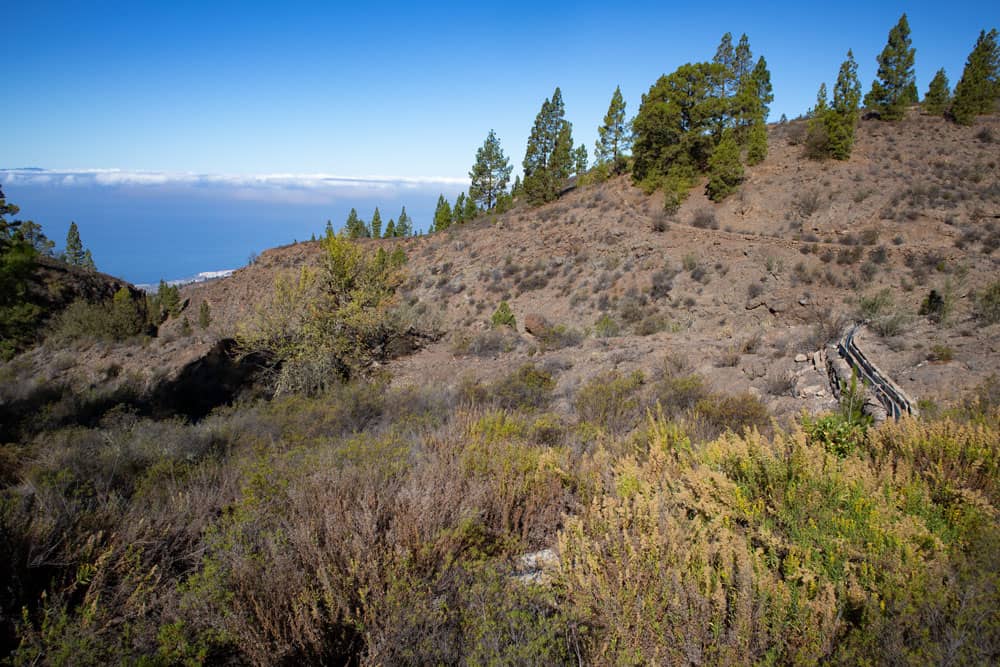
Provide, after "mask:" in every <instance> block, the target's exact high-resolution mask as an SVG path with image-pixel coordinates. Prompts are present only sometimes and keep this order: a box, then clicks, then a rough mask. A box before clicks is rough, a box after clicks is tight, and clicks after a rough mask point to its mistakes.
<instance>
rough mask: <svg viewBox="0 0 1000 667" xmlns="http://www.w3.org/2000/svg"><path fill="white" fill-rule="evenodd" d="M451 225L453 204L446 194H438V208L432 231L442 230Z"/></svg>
mask: <svg viewBox="0 0 1000 667" xmlns="http://www.w3.org/2000/svg"><path fill="white" fill-rule="evenodd" d="M450 226H451V205H450V204H449V203H448V200H447V199H445V198H444V195H443V194H442V195H439V196H438V203H437V208H435V209H434V225H433V227H432V231H435V232H441V231H444V230H446V229H448V227H450Z"/></svg>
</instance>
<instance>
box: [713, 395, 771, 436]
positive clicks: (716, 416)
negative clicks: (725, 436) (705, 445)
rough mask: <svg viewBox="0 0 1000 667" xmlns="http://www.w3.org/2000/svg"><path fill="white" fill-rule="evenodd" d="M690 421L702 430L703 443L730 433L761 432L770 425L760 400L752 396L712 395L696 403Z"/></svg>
mask: <svg viewBox="0 0 1000 667" xmlns="http://www.w3.org/2000/svg"><path fill="white" fill-rule="evenodd" d="M694 419H695V420H696V421H697V422H699V425H701V426H702V427H703V431H702V434H701V435H702V437H703V438H704V439H705V440H710V439H711V438H713V437H715V436H716V435H719V434H721V433H725V432H726V431H732V432H733V433H740V432H742V431H743V430H744V429H747V428H756V429H758V430H764V429H766V428H767V426H768V425H769V424H770V419H771V417H770V414H769V413H768V411H767V408H766V407H765V406H764V404H763V403H762V402H761V400H760V399H759V398H758V397H756V396H754V395H753V394H737V395H722V394H715V395H712V396H710V397H708V398H703V399H702V400H700V401H698V403H697V404H696V405H695V407H694Z"/></svg>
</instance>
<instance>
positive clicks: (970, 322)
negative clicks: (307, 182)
mask: <svg viewBox="0 0 1000 667" xmlns="http://www.w3.org/2000/svg"><path fill="white" fill-rule="evenodd" d="M803 133H804V122H803V121H797V122H792V123H789V124H787V125H776V126H772V127H771V129H770V155H769V157H768V158H767V160H766V161H765V162H764V163H762V164H761V165H758V166H756V167H753V168H750V169H748V172H747V178H746V181H745V183H744V184H743V187H742V189H741V190H740V191H739V193H737V194H736V195H734V196H732V197H730V198H729V199H727V200H726V201H724V202H723V203H721V204H718V205H716V204H713V203H712V202H710V201H709V200H708V199H707V198H706V197H705V196H704V195H703V194H702V188H695V189H694V190H693V191H692V193H691V195H690V197H689V198H688V200H687V201H686V202H685V203H684V204H683V206H682V207H681V209H680V210H679V211H678V212H677V213H676V214H675V215H667V214H665V213H664V212H663V208H662V199H661V197H660V196H658V195H655V194H654V195H652V196H647V195H646V194H644V193H643V192H642V191H641V190H639V189H637V188H636V187H634V186H633V185H632V184H631V182H630V181H629V180H628V178H627V177H620V178H617V179H614V180H612V181H609V182H606V183H603V184H597V185H591V186H587V187H581V188H578V189H576V190H574V191H571V192H569V193H567V194H565V195H564V196H563V197H562V198H561V199H560V200H559V201H556V202H554V203H552V204H549V205H546V206H542V207H540V208H534V209H533V208H527V207H517V208H515V209H514V210H513V211H511V212H509V213H506V214H504V215H501V216H496V217H489V216H487V217H484V218H481V219H480V220H478V221H476V222H474V223H472V224H468V225H465V226H462V227H459V228H453V229H450V230H448V231H447V232H445V233H440V234H435V235H431V236H425V237H419V238H414V239H409V240H407V241H405V242H404V243H405V248H406V252H407V255H408V258H409V262H408V264H407V272H408V275H409V280H408V283H407V285H406V288H405V290H404V292H403V294H402V295H401V300H402V302H403V305H404V307H406V308H408V309H410V310H412V311H413V312H414V314H416V315H417V316H419V317H420V319H421V321H422V322H423V323H424V324H425V326H428V327H430V328H433V329H436V330H437V331H438V332H439V333H440V334H441V335H442V337H441V339H440V340H439V342H437V343H435V344H433V345H430V346H429V347H427V348H426V349H424V350H421V351H420V352H418V353H416V354H413V355H410V356H407V357H405V358H401V359H398V360H396V361H395V362H394V363H393V364H392V368H391V369H390V370H391V372H392V374H393V377H394V378H395V380H394V381H395V382H396V383H399V384H407V383H414V384H419V383H425V382H433V383H441V384H454V383H456V382H458V381H461V380H462V379H463V378H465V377H468V376H475V377H489V376H492V375H495V374H498V373H501V372H505V371H509V369H510V368H512V367H514V366H516V365H517V364H519V363H521V362H522V360H524V359H528V358H529V357H530V358H534V359H536V360H538V359H540V360H542V361H544V362H546V363H551V364H554V365H556V366H558V367H559V368H562V369H564V372H562V373H561V374H560V380H559V382H560V388H561V389H562V390H563V395H564V396H568V395H570V394H571V391H572V388H573V386H574V385H575V384H576V383H577V382H579V381H580V380H581V379H582V378H586V377H589V376H591V375H593V374H594V373H595V372H598V371H601V370H606V369H610V368H619V369H621V370H630V369H633V368H643V369H647V370H648V369H651V368H654V367H655V366H657V365H658V364H659V363H660V362H661V361H662V359H663V357H664V356H665V355H675V356H676V355H680V356H683V357H686V358H687V360H688V361H689V362H690V363H692V364H694V366H695V367H696V369H697V370H698V371H699V372H700V373H701V374H703V375H705V376H706V377H707V378H709V379H710V381H711V382H712V384H713V385H715V386H716V388H718V389H720V390H723V389H724V390H729V391H744V390H749V391H751V392H753V393H758V394H760V395H761V396H764V397H767V400H768V401H769V403H770V407H771V408H772V409H775V410H777V411H778V412H798V411H800V410H801V409H802V408H806V409H809V410H820V409H823V408H825V407H828V406H829V401H830V399H829V397H828V395H826V396H819V397H817V396H816V395H815V394H816V393H817V392H815V391H806V390H807V389H810V388H813V387H815V386H817V385H822V383H823V378H820V377H816V376H814V375H812V374H811V373H809V372H806V368H807V366H808V364H804V363H801V362H796V361H795V359H796V357H797V355H801V354H806V353H809V352H811V351H813V350H816V349H818V348H819V346H820V345H821V344H822V343H823V342H824V339H826V338H829V337H830V336H831V335H832V334H833V333H835V332H836V331H837V330H838V327H839V326H840V325H841V324H842V323H843V322H844V321H846V320H847V319H861V318H868V319H872V320H874V324H875V329H876V330H877V331H879V332H881V335H876V336H869V338H870V339H871V340H865V344H866V345H870V346H871V349H872V353H873V355H874V356H875V358H876V359H878V362H879V364H880V365H882V366H883V367H884V368H886V369H887V370H888V371H889V372H890V373H891V374H892V375H893V376H894V377H895V378H896V379H897V380H898V382H899V383H900V385H901V386H902V387H903V388H904V389H905V390H906V391H907V392H908V393H910V394H911V395H912V396H915V397H916V398H917V399H918V400H924V401H934V402H939V403H947V402H949V401H950V400H953V399H954V398H956V397H957V396H958V395H960V394H961V392H962V391H964V390H966V389H968V388H970V387H972V386H975V385H976V384H978V383H980V382H981V381H982V380H983V378H985V377H987V376H989V375H990V374H994V373H997V372H998V371H1000V355H997V351H998V350H997V346H998V345H1000V343H998V340H1000V338H998V336H997V327H996V325H993V326H985V325H984V324H983V323H982V322H980V321H979V320H977V319H976V318H975V315H974V310H975V308H974V295H975V293H976V290H978V289H981V288H982V287H983V285H984V284H986V283H987V282H988V281H990V280H995V278H996V276H997V266H998V261H1000V255H998V253H997V247H998V245H1000V165H998V159H997V145H998V142H1000V118H997V117H996V116H994V117H989V118H986V119H984V120H983V121H982V122H980V123H979V124H978V125H975V126H973V127H971V128H963V127H959V126H956V125H954V124H951V123H948V122H946V121H944V120H942V119H940V118H935V117H928V116H922V115H920V114H919V113H918V112H917V111H912V112H911V113H910V114H909V116H908V117H907V118H906V119H905V120H904V121H902V122H899V123H895V124H888V123H882V122H879V121H875V120H866V121H863V122H862V123H861V125H860V127H859V129H858V141H857V146H856V148H855V151H854V154H853V155H852V157H851V159H850V160H849V161H846V162H836V161H825V162H815V161H811V160H807V159H805V158H804V157H803V156H802V151H803V149H802V146H801V145H800V144H799V142H800V141H801V139H802V135H803ZM369 243H383V244H386V243H389V242H388V241H369ZM318 257H319V249H318V247H317V244H310V243H300V244H297V245H294V246H286V247H283V248H277V249H274V250H271V251H268V252H265V253H263V254H262V255H261V257H260V259H259V260H258V262H257V263H256V264H255V265H253V266H250V267H247V268H244V269H242V270H240V271H237V272H236V274H234V275H233V276H232V277H231V278H228V279H225V280H220V281H217V282H214V283H209V284H203V285H195V286H191V287H190V288H188V289H187V290H186V292H185V294H186V296H188V297H189V298H190V299H191V304H192V307H197V305H198V304H199V302H200V301H202V300H208V301H209V302H210V303H211V307H212V312H213V313H214V314H215V315H214V317H215V319H216V324H215V325H214V329H213V330H214V332H215V334H216V335H220V336H223V335H230V334H231V333H232V332H233V331H234V330H235V328H236V327H237V325H238V323H239V322H240V321H241V320H243V319H245V318H246V317H247V316H248V315H249V314H251V313H252V310H253V308H254V305H255V304H256V303H258V301H259V297H260V295H261V294H262V293H263V292H265V291H266V290H268V289H270V286H271V284H272V283H273V280H274V277H275V276H276V275H277V274H278V273H279V272H282V271H288V270H294V269H296V268H297V267H299V266H301V265H302V264H308V263H312V262H314V261H315V260H316V259H317V258H318ZM883 290H888V292H887V293H886V294H884V295H882V296H879V294H880V292H882V291H883ZM931 290H935V291H936V292H937V293H938V294H941V295H944V298H945V301H946V308H947V311H948V312H947V313H946V316H945V317H944V318H943V321H941V322H934V321H932V319H930V318H928V317H926V316H922V315H920V314H919V312H920V309H921V304H922V302H923V301H924V300H925V299H926V298H927V296H928V294H929V293H930V291H931ZM501 300H507V301H508V302H509V303H510V306H511V309H512V311H513V313H514V315H515V317H516V318H517V328H518V331H519V332H520V333H521V335H520V336H518V337H517V338H515V339H512V340H504V341H500V340H499V339H498V338H497V337H496V336H494V335H492V334H490V333H488V332H487V329H488V320H489V318H490V315H491V314H492V313H493V311H494V310H495V308H496V307H497V305H498V304H499V302H500V301H501ZM526 323H527V324H529V325H531V324H532V323H534V326H533V327H531V326H529V328H531V329H532V331H531V332H530V333H529V332H527V331H526V330H525V324H526ZM546 328H547V329H549V330H551V331H550V332H549V333H546V332H545V329H546ZM532 334H534V335H532ZM798 358H799V359H801V358H802V357H801V356H799V357H798Z"/></svg>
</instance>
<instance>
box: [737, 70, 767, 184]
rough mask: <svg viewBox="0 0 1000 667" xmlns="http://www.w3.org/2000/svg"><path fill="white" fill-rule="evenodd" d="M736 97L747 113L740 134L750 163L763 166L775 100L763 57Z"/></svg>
mask: <svg viewBox="0 0 1000 667" xmlns="http://www.w3.org/2000/svg"><path fill="white" fill-rule="evenodd" d="M737 98H738V100H739V101H740V104H739V106H740V108H741V109H742V111H743V113H744V117H743V123H744V125H743V127H742V128H741V134H742V135H743V136H742V138H743V141H744V143H745V144H746V148H747V164H751V165H754V164H760V163H761V162H763V161H764V158H766V157H767V115H768V113H769V112H770V106H769V105H770V104H771V102H772V101H773V100H774V93H773V89H772V88H771V72H770V70H768V68H767V61H766V60H765V59H764V56H761V57H760V58H758V59H757V64H756V65H754V68H753V71H751V72H750V75H749V76H747V77H746V79H745V80H744V82H743V84H742V85H741V86H740V93H739V94H738V95H737Z"/></svg>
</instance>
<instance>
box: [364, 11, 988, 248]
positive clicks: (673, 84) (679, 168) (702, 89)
mask: <svg viewBox="0 0 1000 667" xmlns="http://www.w3.org/2000/svg"><path fill="white" fill-rule="evenodd" d="M915 53H916V51H915V49H914V48H913V46H912V42H911V39H910V27H909V23H908V22H907V18H906V14H903V15H902V17H901V18H900V20H899V22H898V23H897V24H896V25H895V26H894V27H893V28H892V29H891V30H890V32H889V38H888V41H887V44H886V46H885V48H884V49H883V50H882V52H881V53H880V54H879V56H878V57H877V61H878V73H877V78H876V80H875V81H874V82H873V83H872V87H871V90H870V91H869V92H868V93H867V94H866V95H865V96H864V99H863V100H862V95H861V83H860V81H859V79H858V65H857V62H856V61H855V59H854V54H853V53H852V51H850V50H848V52H847V57H846V59H845V60H844V62H843V63H842V64H841V66H840V70H839V72H838V74H837V79H836V82H835V83H834V86H833V96H832V98H830V97H829V94H828V90H827V87H826V84H825V83H824V84H821V85H820V88H819V92H818V94H817V100H816V106H815V107H814V108H813V109H810V110H809V112H808V113H807V117H808V126H807V128H808V129H807V135H806V152H807V155H809V156H811V157H814V158H834V159H838V160H845V159H847V158H848V157H850V155H851V151H852V149H853V146H854V135H855V130H856V128H857V124H858V121H859V119H860V117H861V111H862V101H863V103H864V108H865V109H866V110H867V112H868V113H870V114H872V115H874V116H877V117H878V118H880V119H882V120H885V121H894V120H899V119H901V118H902V117H903V116H904V113H905V111H906V109H907V108H908V107H909V106H910V105H913V104H916V103H917V102H918V101H919V100H918V93H917V86H916V78H915V75H914V63H915ZM773 99H774V95H773V93H772V87H771V74H770V71H769V70H768V67H767V61H766V59H765V58H764V57H763V56H760V57H759V58H756V59H754V56H753V53H752V51H751V48H750V42H749V39H748V38H747V36H746V35H745V34H744V35H742V36H741V37H740V39H739V41H738V42H737V43H736V44H735V45H734V44H733V36H732V34H731V33H726V34H725V35H723V37H722V40H721V42H720V44H719V47H718V49H717V50H716V53H715V57H714V58H713V59H712V60H711V61H710V62H700V63H687V64H685V65H682V66H680V67H679V68H677V70H675V71H674V72H673V73H671V74H668V75H663V76H661V77H660V78H659V79H658V80H657V81H656V83H654V84H653V85H652V86H651V87H650V89H649V92H648V93H646V94H645V95H643V96H642V102H641V104H640V106H639V111H638V114H637V115H636V116H635V118H634V119H633V120H631V121H629V120H628V119H627V117H626V111H625V110H626V104H625V100H624V97H623V96H622V93H621V89H620V87H616V88H615V91H614V93H613V95H612V97H611V102H610V104H609V106H608V112H607V114H606V115H605V117H604V120H603V123H602V124H601V126H600V127H598V139H597V142H596V144H595V151H594V163H593V166H592V168H591V169H590V170H589V171H588V159H589V158H588V155H587V149H586V147H585V146H583V145H582V144H581V145H578V146H575V147H574V144H573V126H572V124H571V123H570V122H569V121H567V120H566V118H565V105H564V103H563V98H562V91H561V90H560V89H559V88H558V87H557V88H556V89H555V91H554V92H553V94H552V96H551V97H550V98H547V99H546V100H545V101H544V102H543V103H542V107H541V110H540V111H539V112H538V115H537V116H536V117H535V122H534V125H533V126H532V128H531V133H530V136H529V138H528V144H527V147H526V149H525V155H524V160H523V162H522V166H523V173H524V178H523V180H522V178H521V176H520V175H518V176H516V177H515V179H514V183H513V185H512V186H511V187H510V188H509V189H508V185H509V184H510V177H511V173H512V171H513V168H512V166H511V164H510V161H509V160H508V158H507V156H506V155H505V154H504V151H503V149H502V148H501V146H500V140H499V139H498V138H497V136H496V133H495V132H494V131H493V130H490V131H489V134H488V135H487V137H486V140H485V141H484V142H483V145H482V146H481V147H480V148H479V149H478V150H477V151H476V158H475V162H474V164H473V166H472V169H471V170H470V171H469V179H470V182H471V185H470V187H469V191H468V195H466V194H465V193H462V194H460V195H459V196H458V198H457V199H456V200H455V203H454V204H451V203H450V202H449V201H448V200H447V199H446V198H445V197H444V195H443V194H442V195H440V196H439V197H438V202H437V207H436V209H435V212H434V220H433V222H432V224H431V226H430V231H432V232H435V231H442V230H444V229H447V228H448V227H450V226H452V225H456V224H463V223H465V222H468V221H469V220H471V219H473V218H474V217H476V215H478V214H479V213H480V212H503V211H505V210H507V209H509V208H510V207H511V206H512V205H513V202H514V200H515V199H517V198H523V199H524V200H526V201H527V202H528V203H529V204H531V205H538V204H543V203H546V202H549V201H552V200H554V199H555V198H556V197H558V196H559V194H560V192H561V191H562V190H563V188H564V187H565V186H566V184H567V182H568V179H570V177H571V176H573V175H576V176H578V177H579V176H584V175H585V174H586V175H587V178H588V180H591V179H593V180H600V179H603V178H606V177H608V176H610V175H617V174H621V173H625V172H627V171H629V170H630V169H631V172H632V177H633V179H634V180H635V182H636V183H638V184H640V185H641V186H642V187H643V188H644V189H646V190H647V191H653V190H656V189H658V188H662V189H663V191H664V193H665V202H666V207H667V209H668V210H670V209H675V208H676V207H677V206H679V205H680V203H681V202H682V201H683V200H684V198H685V197H686V195H687V192H688V191H689V190H690V188H691V187H692V185H693V184H694V182H695V181H696V180H697V178H699V177H701V176H704V175H707V177H708V182H707V185H706V194H707V195H708V196H709V197H710V198H711V199H712V200H714V201H720V200H722V199H724V198H725V197H727V196H728V195H729V194H731V193H732V192H733V191H735V190H736V188H737V187H739V185H740V183H741V182H742V180H743V177H744V165H754V164H758V163H760V162H761V161H763V160H764V158H765V157H766V156H767V126H766V123H767V117H768V113H769V105H770V104H771V102H772V101H773ZM998 99H1000V49H998V47H997V31H996V30H991V31H989V32H986V31H982V32H981V33H980V35H979V39H978V40H977V42H976V45H975V48H974V49H973V51H972V53H971V54H970V55H969V59H968V61H967V62H966V65H965V71H964V72H963V74H962V79H961V81H960V82H959V84H958V85H957V86H956V87H955V93H954V96H952V95H951V94H950V92H949V90H948V79H947V76H946V75H945V72H944V70H943V69H942V70H939V71H938V72H937V74H936V75H935V76H934V78H933V79H932V80H931V82H930V86H929V88H928V91H927V94H926V95H925V97H924V100H923V109H924V111H925V112H926V113H930V114H936V115H948V116H949V117H951V118H952V119H953V120H955V121H956V122H958V123H962V124H971V123H972V122H973V120H974V119H975V117H976V116H977V115H979V114H983V113H988V112H990V111H992V110H994V108H995V107H996V105H997V101H998ZM630 150H631V155H630V153H629V152H630ZM400 219H401V221H403V222H402V225H401V223H400V222H393V221H391V220H390V222H389V225H388V226H387V227H386V230H385V232H384V234H380V233H379V232H380V229H381V218H380V216H379V211H378V209H376V210H375V214H374V216H373V218H372V222H371V225H367V224H366V223H365V222H364V221H363V220H361V219H360V218H358V216H357V213H356V211H354V210H352V211H351V215H350V216H349V218H348V221H347V226H346V231H347V234H348V236H351V237H354V238H358V237H375V238H379V237H381V238H386V237H393V236H407V235H411V234H412V233H413V231H412V226H410V221H409V219H408V218H407V217H406V213H405V209H404V211H403V213H402V214H401V216H400Z"/></svg>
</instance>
